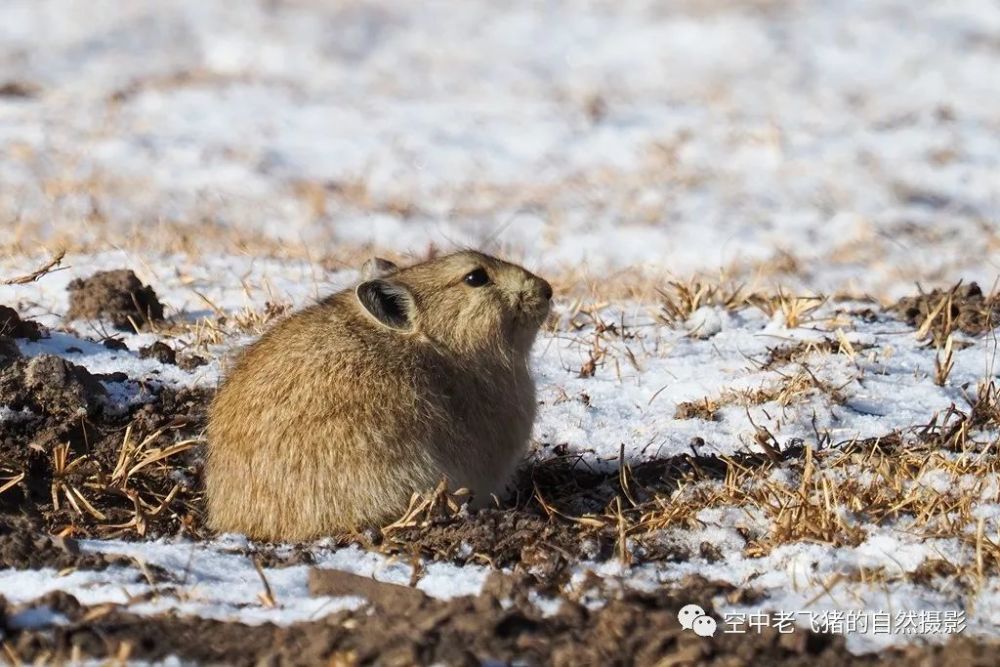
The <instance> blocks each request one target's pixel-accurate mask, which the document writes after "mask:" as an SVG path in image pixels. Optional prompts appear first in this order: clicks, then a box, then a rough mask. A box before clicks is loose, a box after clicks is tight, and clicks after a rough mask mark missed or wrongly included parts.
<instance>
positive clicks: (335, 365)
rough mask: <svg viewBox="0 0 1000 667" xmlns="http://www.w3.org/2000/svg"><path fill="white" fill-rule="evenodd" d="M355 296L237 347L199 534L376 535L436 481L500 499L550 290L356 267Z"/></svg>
mask: <svg viewBox="0 0 1000 667" xmlns="http://www.w3.org/2000/svg"><path fill="white" fill-rule="evenodd" d="M362 280H363V282H361V283H360V284H358V285H357V286H356V287H353V288H350V289H346V290H344V291H341V292H338V293H336V294H333V295H332V296H329V297H327V298H326V299H324V300H322V301H320V302H319V303H317V304H315V305H312V306H310V307H307V308H305V309H304V310H301V311H299V312H298V313H296V314H294V315H292V316H290V317H289V318H287V319H285V320H283V321H282V322H280V323H279V324H277V325H276V326H274V327H273V328H272V329H270V330H269V331H268V332H267V333H265V334H264V335H263V336H262V337H261V338H260V339H259V340H258V341H257V342H255V343H253V344H251V345H250V346H249V347H247V348H246V349H245V350H244V351H243V352H242V353H241V355H240V356H239V358H238V359H237V361H236V363H235V364H234V366H233V368H232V371H231V372H230V373H229V375H228V377H227V378H226V379H225V381H224V382H223V383H222V386H221V387H220V389H219V391H218V393H217V394H216V397H215V399H214V400H213V402H212V406H211V409H210V411H209V420H208V454H207V459H206V471H205V484H206V492H207V498H208V522H209V525H210V526H211V527H212V528H213V529H214V530H216V531H219V532H239V533H244V534H246V535H247V536H248V537H251V538H255V539H265V540H304V539H310V538H314V537H318V536H322V535H329V534H332V533H338V532H345V531H350V530H357V529H359V528H363V527H368V526H378V525H384V524H385V523H386V522H389V521H392V520H393V519H396V518H398V517H399V516H400V515H401V514H402V513H403V512H404V511H405V510H406V508H407V506H408V504H409V501H410V498H411V497H412V494H413V493H422V492H427V491H430V490H433V489H434V487H435V486H436V485H437V484H439V483H440V482H441V481H442V480H445V481H447V483H448V485H449V487H450V488H452V489H457V488H461V487H464V488H467V489H469V490H470V491H472V492H473V494H474V495H473V503H474V504H476V505H479V506H482V505H484V504H487V503H488V502H489V501H490V496H491V494H499V493H501V492H502V491H503V489H504V486H505V484H506V483H507V481H508V480H509V478H510V476H511V474H512V473H513V471H514V469H515V467H516V466H517V464H518V462H519V461H520V460H521V458H522V456H523V455H524V452H525V450H526V448H527V444H528V440H529V437H530V435H531V428H532V425H533V423H534V419H535V407H536V398H535V384H534V381H533V379H532V377H531V374H530V372H529V369H528V356H529V353H530V350H531V347H532V345H533V344H534V341H535V337H536V335H537V333H538V330H539V328H540V327H541V325H542V323H543V322H544V321H545V319H546V317H547V315H548V313H549V307H550V301H551V299H552V287H551V286H550V285H549V283H547V282H546V281H545V280H543V279H541V278H539V277H538V276H536V275H534V274H532V273H530V272H528V271H527V270H525V269H523V268H521V267H520V266H516V265H514V264H510V263H507V262H504V261H501V260H499V259H496V258H495V257H490V256H488V255H484V254H482V253H478V252H473V251H463V252H458V253H455V254H451V255H447V256H444V257H440V258H437V259H433V260H431V261H427V262H423V263H420V264H416V265H413V266H410V267H408V268H399V267H397V266H396V265H395V264H392V263H391V262H388V261H386V260H381V259H379V260H369V262H367V263H366V264H365V267H364V268H363V270H362Z"/></svg>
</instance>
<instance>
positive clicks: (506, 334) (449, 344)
mask: <svg viewBox="0 0 1000 667" xmlns="http://www.w3.org/2000/svg"><path fill="white" fill-rule="evenodd" d="M362 278H363V279H364V282H362V283H361V284H360V285H358V287H357V289H356V291H355V295H356V297H357V301H358V304H359V305H360V306H361V308H362V310H363V311H364V312H365V313H366V314H367V315H368V316H369V317H370V318H371V319H373V320H374V321H375V323H376V324H377V325H379V326H382V327H385V328H387V329H389V330H391V331H393V332H396V333H399V334H400V335H417V336H422V337H424V338H426V339H428V340H430V341H432V342H433V343H434V344H436V345H439V346H442V347H445V348H448V349H450V350H452V351H454V352H456V353H460V354H484V353H490V352H494V353H499V354H500V355H502V356H510V353H512V352H513V353H515V354H518V355H522V356H523V355H526V354H527V352H528V350H529V349H530V348H531V344H532V343H533V342H534V340H535V336H536V334H537V333H538V329H539V327H540V326H541V325H542V323H543V322H544V321H545V318H546V316H547V315H548V313H549V301H550V299H551V298H552V287H551V286H550V285H549V284H548V283H547V282H546V281H545V280H543V279H541V278H539V277H538V276H536V275H534V274H533V273H531V272H529V271H527V270H525V269H523V268H521V267H520V266H517V265H516V264H510V263H508V262H504V261H502V260H499V259H497V258H495V257H490V256H489V255H484V254H482V253H478V252H473V251H463V252H457V253H454V254H452V255H447V256H445V257H440V258H438V259H433V260H431V261H428V262H423V263H421V264H416V265H414V266H411V267H408V268H405V269H400V268H398V267H397V266H396V265H394V264H392V263H391V262H387V261H386V260H383V259H373V260H369V261H368V262H367V263H366V264H365V266H364V268H363V269H362Z"/></svg>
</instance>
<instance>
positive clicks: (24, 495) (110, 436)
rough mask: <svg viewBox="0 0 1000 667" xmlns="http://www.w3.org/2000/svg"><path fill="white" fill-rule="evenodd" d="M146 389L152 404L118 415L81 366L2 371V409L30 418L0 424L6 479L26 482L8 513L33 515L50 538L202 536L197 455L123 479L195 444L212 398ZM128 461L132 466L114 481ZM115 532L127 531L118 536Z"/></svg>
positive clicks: (7, 501) (44, 360)
mask: <svg viewBox="0 0 1000 667" xmlns="http://www.w3.org/2000/svg"><path fill="white" fill-rule="evenodd" d="M102 379H109V380H115V381H122V380H124V381H128V380H127V379H126V378H124V377H121V376H115V377H111V376H105V377H104V378H102ZM147 390H148V391H151V392H153V394H152V396H151V401H150V402H149V403H147V404H145V405H143V406H141V407H137V408H133V409H131V410H129V411H126V412H124V413H118V412H116V411H114V410H111V409H110V408H109V407H108V405H107V403H106V401H105V397H106V394H107V392H106V390H105V388H104V386H103V385H102V384H101V382H100V381H99V379H98V377H97V376H94V375H92V374H90V373H89V372H87V370H86V369H84V368H82V367H80V366H76V365H74V364H72V363H70V362H68V361H66V360H65V359H62V358H60V357H56V356H52V355H39V356H36V357H33V358H30V359H24V358H14V359H12V360H10V361H8V362H7V363H6V365H5V366H3V367H2V370H0V405H4V406H7V407H10V408H12V409H14V410H27V412H26V413H24V415H23V416H22V417H20V418H18V419H7V420H3V421H0V473H2V476H3V477H4V478H7V479H10V478H15V477H17V476H19V475H21V474H23V475H24V476H23V478H22V479H21V480H20V481H19V482H18V483H17V484H15V485H14V486H12V487H11V488H9V489H7V490H6V491H4V492H3V494H2V495H0V512H5V513H28V514H30V515H32V516H33V517H37V519H38V521H39V522H40V524H41V526H42V527H44V528H45V529H46V530H49V531H51V532H66V533H68V534H75V535H88V536H108V535H109V534H119V535H124V536H142V535H155V534H173V533H177V532H179V531H180V532H189V533H196V532H197V531H198V527H199V525H200V519H199V515H200V491H199V474H200V465H199V463H198V457H199V455H200V452H199V449H198V447H197V446H192V447H191V448H190V449H188V450H185V451H181V452H178V453H176V454H174V455H173V456H171V457H169V458H167V459H163V460H159V461H151V462H148V463H146V464H145V465H144V466H141V467H140V469H139V470H137V471H136V472H135V473H133V474H131V475H125V474H124V472H125V471H126V470H128V469H130V468H132V467H134V466H136V465H138V464H139V463H141V462H142V460H143V458H144V456H147V455H151V454H155V453H156V450H157V449H162V448H164V447H167V446H169V445H171V444H173V443H175V442H177V441H178V440H181V439H188V438H195V437H197V435H198V434H199V432H200V430H201V428H202V425H203V421H204V417H203V415H204V411H205V407H206V405H207V402H208V396H207V395H206V394H205V393H204V392H200V391H194V390H182V391H176V390H173V389H170V388H160V389H156V388H153V387H149V388H148V389H147ZM126 433H127V434H128V437H127V438H126ZM140 443H144V448H143V449H142V450H141V451H140V450H139V449H138V445H139V444H140ZM123 448H126V451H125V452H124V454H125V456H124V458H123ZM120 461H123V462H124V463H125V464H126V465H125V466H122V468H123V469H121V470H119V472H118V474H116V472H115V471H116V468H119V462H120ZM151 508H152V509H151ZM130 523H131V525H129V524H130ZM114 525H124V526H127V527H123V528H120V529H118V530H116V531H112V530H111V529H110V526H114Z"/></svg>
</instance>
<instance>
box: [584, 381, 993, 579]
mask: <svg viewBox="0 0 1000 667" xmlns="http://www.w3.org/2000/svg"><path fill="white" fill-rule="evenodd" d="M709 407H710V406H709ZM693 409H695V408H693ZM984 431H987V432H990V433H993V434H994V436H993V437H995V434H996V433H997V432H998V431H1000V390H998V388H997V386H996V385H995V384H992V383H983V384H981V385H980V386H979V388H978V390H977V392H976V394H975V395H974V396H971V397H970V398H969V404H968V405H967V406H966V407H965V409H964V410H960V409H958V408H957V407H955V408H952V409H951V410H949V411H948V412H947V413H946V414H943V415H939V416H936V417H935V418H933V419H931V420H930V421H929V422H928V423H927V424H926V425H924V426H922V427H920V428H919V429H916V430H915V431H914V432H912V433H894V434H892V435H890V436H886V437H884V438H880V439H873V440H866V441H852V442H846V443H841V445H840V446H837V447H827V448H824V449H822V450H818V449H816V448H814V447H813V446H810V445H805V446H802V447H795V448H793V449H792V450H785V451H776V450H775V451H773V452H769V454H768V455H765V456H763V457H758V456H753V455H747V456H737V457H720V458H718V459H715V460H714V461H716V462H718V464H719V465H717V464H716V463H714V462H713V461H712V460H708V459H702V460H699V459H695V458H692V457H686V458H687V459H689V461H688V462H687V464H686V465H684V466H682V467H684V468H685V471H684V472H683V474H681V475H680V476H679V477H677V478H676V481H675V484H676V491H673V492H671V491H670V490H669V487H667V488H664V487H662V486H656V487H652V488H643V487H642V485H641V484H639V483H638V482H636V481H635V476H634V475H632V474H631V473H630V472H628V471H627V470H626V471H623V472H622V473H621V479H622V482H621V488H622V491H621V492H620V493H619V494H618V495H617V496H616V498H615V499H614V501H612V502H611V503H609V504H608V506H607V508H606V510H605V511H604V512H603V513H602V514H596V515H590V516H586V517H583V518H582V519H585V520H587V521H589V522H594V521H597V522H600V523H602V524H603V525H604V526H605V527H606V528H607V529H608V530H614V531H618V532H621V533H622V535H623V536H626V537H628V538H630V539H633V540H637V541H639V542H642V541H643V540H644V539H646V538H651V537H655V536H656V535H658V534H660V532H661V531H663V530H665V529H672V528H677V529H690V528H695V527H698V526H699V525H700V522H699V520H698V518H697V516H698V513H699V512H700V511H701V510H703V509H706V508H724V507H737V508H743V509H744V510H745V511H747V512H748V513H749V514H748V516H756V517H759V518H760V520H761V521H763V523H764V524H765V525H766V528H765V529H763V530H761V531H759V533H757V534H750V535H748V536H747V543H746V547H745V550H744V551H745V555H746V556H748V557H762V556H766V555H767V554H769V553H771V552H772V551H773V550H774V549H775V548H776V547H778V546H781V545H785V544H792V543H797V542H802V541H806V542H817V543H823V544H830V545H832V546H856V545H858V544H860V543H861V542H862V541H864V540H865V539H866V538H867V534H868V533H867V530H868V527H871V526H876V527H877V526H895V527H897V528H898V529H899V530H902V531H904V532H908V533H911V534H914V535H917V536H919V537H922V538H925V539H948V538H952V539H955V540H957V541H958V542H959V543H960V544H962V545H964V547H965V553H966V556H967V558H966V559H965V560H964V561H963V562H954V563H948V564H947V565H948V567H947V568H946V569H947V570H948V571H949V572H950V573H951V575H952V576H953V577H955V578H956V579H958V580H959V581H960V582H962V583H964V584H965V585H967V586H969V587H973V588H974V587H976V586H978V585H980V584H981V583H982V581H983V580H984V578H985V577H987V576H990V575H995V574H998V573H1000V532H996V533H988V532H987V531H986V528H985V521H984V520H982V519H980V518H977V514H976V510H977V508H978V507H980V506H981V505H982V504H983V503H997V502H1000V459H998V452H997V449H996V442H995V440H989V439H987V440H982V439H981V438H982V436H981V435H980V436H979V437H980V439H979V440H977V439H975V438H974V437H973V434H981V433H982V432H984ZM778 470H782V471H785V472H786V474H781V475H775V474H774V473H775V472H776V471H778ZM626 479H627V480H629V481H627V482H626V481H625V480H626ZM720 482H721V483H720ZM636 498H643V500H642V501H641V502H637V501H635V499H636ZM623 503H624V505H623ZM623 507H625V508H627V509H626V510H624V511H623V509H622V508H623ZM991 530H993V531H997V530H998V529H997V528H996V527H994V528H993V529H991ZM927 567H930V566H929V565H928V566H927ZM929 572H930V570H927V569H926V568H925V570H924V571H921V572H918V573H916V574H914V575H913V576H915V577H920V576H927V575H928V573H929ZM867 576H875V574H873V573H868V575H867Z"/></svg>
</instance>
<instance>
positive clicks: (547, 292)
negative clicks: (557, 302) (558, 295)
mask: <svg viewBox="0 0 1000 667" xmlns="http://www.w3.org/2000/svg"><path fill="white" fill-rule="evenodd" d="M539 291H540V292H541V293H542V297H543V298H544V299H545V300H546V301H549V300H550V299H552V285H550V284H549V283H548V281H547V280H542V286H541V288H539Z"/></svg>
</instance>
